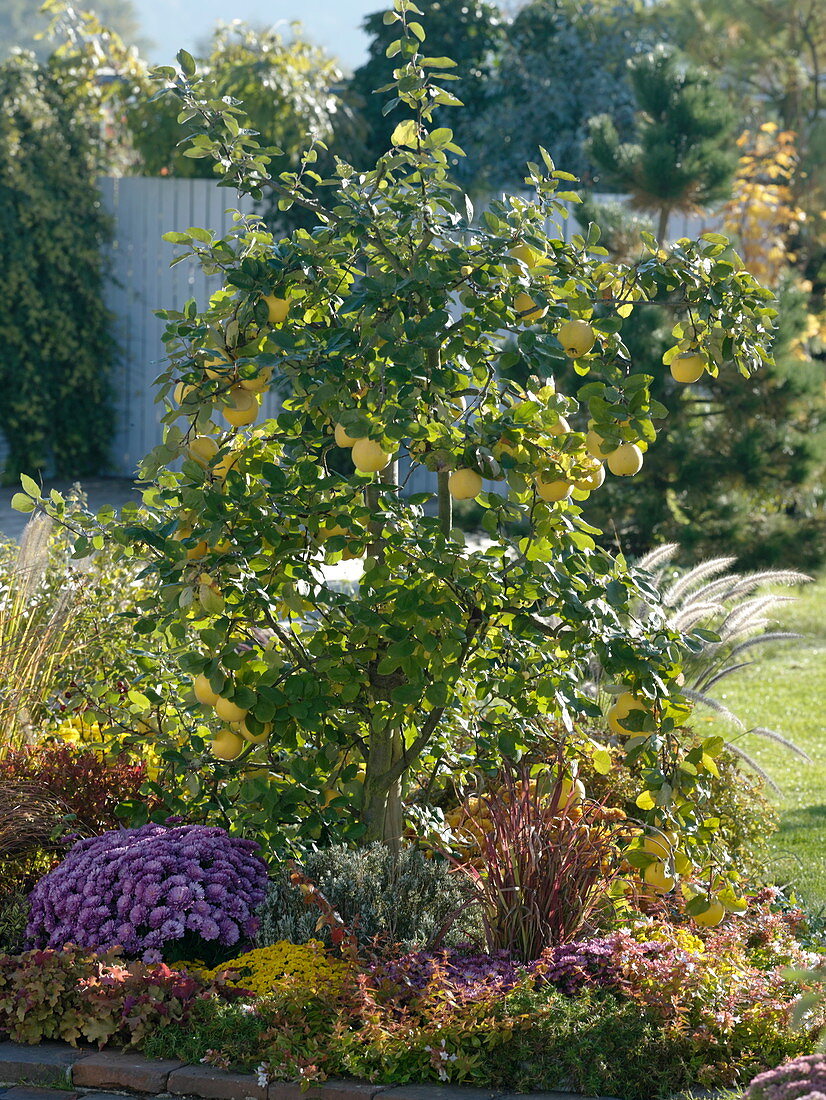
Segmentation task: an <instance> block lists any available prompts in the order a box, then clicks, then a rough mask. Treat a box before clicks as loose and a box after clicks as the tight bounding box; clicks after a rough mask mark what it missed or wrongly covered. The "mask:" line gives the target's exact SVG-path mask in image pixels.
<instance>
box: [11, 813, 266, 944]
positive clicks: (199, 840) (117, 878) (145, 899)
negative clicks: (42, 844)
mask: <svg viewBox="0 0 826 1100" xmlns="http://www.w3.org/2000/svg"><path fill="white" fill-rule="evenodd" d="M257 848H258V845H257V844H256V843H255V842H254V841H251V840H239V839H236V838H234V837H230V836H229V835H228V834H227V833H226V832H225V830H223V829H220V828H217V827H216V828H208V827H206V826H201V825H183V826H178V827H175V828H167V827H165V826H163V825H144V826H142V827H141V828H139V829H121V830H117V831H114V832H108V833H104V834H103V835H102V836H99V837H92V838H90V839H87V840H81V841H79V842H78V843H77V844H75V846H74V847H73V848H72V849H71V851H70V852H69V853H68V855H67V856H66V859H65V860H64V861H63V862H62V863H61V864H60V865H59V866H58V867H57V868H56V869H55V870H54V871H52V872H51V873H50V874H48V875H46V876H45V877H44V878H43V879H41V881H40V882H39V883H38V884H37V886H36V887H35V889H34V890H33V891H32V894H31V918H30V921H29V925H28V928H27V930H26V934H27V937H28V939H29V941H30V942H31V944H32V945H33V946H37V947H57V948H60V947H63V946H64V945H65V944H67V943H74V944H77V945H79V946H81V947H85V948H88V949H90V950H94V951H108V950H111V949H112V948H115V947H119V948H120V949H121V951H122V953H123V954H124V955H125V956H127V957H133V958H135V957H140V958H142V959H143V961H144V962H160V961H161V959H162V958H163V957H164V956H165V957H166V959H167V961H171V960H172V958H173V956H174V957H175V958H182V957H183V955H182V954H181V952H182V951H183V952H185V953H188V954H190V955H196V956H198V957H199V958H204V959H205V960H207V961H212V960H213V959H214V960H215V961H220V959H221V958H228V957H229V956H230V955H232V954H233V953H235V954H237V951H235V952H233V951H232V950H229V951H227V950H224V949H227V948H229V949H232V948H236V947H237V945H239V944H240V945H243V944H244V943H245V942H246V941H248V940H249V939H250V938H251V937H252V935H253V934H254V932H255V930H256V928H257V918H256V917H255V916H254V913H255V910H256V908H257V907H258V906H259V905H260V904H261V902H262V901H263V900H264V896H265V892H266V885H267V867H266V864H265V863H264V862H263V860H261V859H260V858H259V857H258V856H257V855H255V854H254V853H255V850H256V849H257Z"/></svg>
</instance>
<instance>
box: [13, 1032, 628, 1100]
mask: <svg viewBox="0 0 826 1100" xmlns="http://www.w3.org/2000/svg"><path fill="white" fill-rule="evenodd" d="M1 1082H7V1083H8V1086H9V1088H10V1089H11V1088H12V1087H13V1086H16V1085H29V1086H31V1085H35V1086H38V1087H39V1088H42V1089H43V1090H44V1091H43V1100H49V1097H48V1096H47V1095H46V1093H47V1090H49V1087H50V1086H51V1088H52V1089H55V1088H56V1089H62V1090H66V1089H67V1088H69V1087H71V1088H72V1089H74V1090H77V1091H73V1092H65V1091H64V1092H63V1093H62V1095H63V1096H64V1097H66V1100H70V1098H71V1100H74V1098H75V1097H77V1096H78V1095H79V1093H88V1094H89V1095H88V1100H95V1097H94V1092H93V1091H92V1090H98V1091H99V1092H111V1091H112V1090H124V1091H128V1092H132V1093H138V1094H140V1095H143V1096H157V1095H158V1094H160V1093H164V1094H166V1095H169V1094H171V1095H172V1096H175V1097H177V1096H181V1097H197V1098H200V1100H373V1098H374V1097H379V1096H380V1097H381V1100H517V1097H526V1098H528V1100H531V1098H532V1100H582V1097H581V1096H579V1095H578V1094H573V1093H566V1092H541V1093H540V1092H534V1093H513V1092H507V1091H505V1092H503V1091H502V1090H501V1089H480V1088H467V1087H464V1086H457V1085H374V1084H371V1083H370V1082H367V1081H356V1080H342V1081H325V1082H323V1083H321V1084H318V1085H312V1086H310V1088H309V1089H308V1090H306V1091H302V1089H301V1085H300V1084H299V1083H298V1082H297V1081H296V1082H290V1081H273V1082H271V1083H270V1084H269V1085H260V1084H259V1083H258V1080H257V1078H256V1077H255V1076H254V1075H253V1074H247V1073H232V1072H230V1071H228V1070H222V1069H217V1068H215V1067H213V1066H206V1065H197V1066H191V1065H185V1064H184V1063H183V1062H178V1061H172V1060H169V1061H160V1060H156V1059H150V1058H144V1057H142V1056H141V1055H139V1054H133V1053H130V1052H126V1053H122V1052H121V1053H119V1052H109V1051H99V1050H96V1049H94V1048H91V1047H78V1048H75V1047H71V1046H69V1045H68V1044H65V1043H40V1044H39V1045H37V1046H26V1045H25V1044H22V1043H11V1042H6V1043H3V1042H0V1083H1ZM6 1095H8V1093H7V1094H6ZM1 1097H2V1087H0V1098H1ZM9 1100H14V1096H13V1094H12V1095H11V1096H9ZM21 1100H22V1098H21ZM100 1100H104V1098H103V1097H102V1096H101V1097H100ZM604 1100H611V1098H604Z"/></svg>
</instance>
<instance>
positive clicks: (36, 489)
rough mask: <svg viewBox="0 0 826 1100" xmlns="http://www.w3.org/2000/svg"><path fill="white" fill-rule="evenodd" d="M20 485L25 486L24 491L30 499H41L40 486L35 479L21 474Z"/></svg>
mask: <svg viewBox="0 0 826 1100" xmlns="http://www.w3.org/2000/svg"><path fill="white" fill-rule="evenodd" d="M20 484H21V485H22V486H23V490H24V491H25V492H26V493H28V495H29V496H30V497H34V499H35V500H39V499H40V486H39V485H38V484H37V482H36V481H35V480H34V478H33V477H29V475H28V474H21V475H20Z"/></svg>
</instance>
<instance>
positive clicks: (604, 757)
mask: <svg viewBox="0 0 826 1100" xmlns="http://www.w3.org/2000/svg"><path fill="white" fill-rule="evenodd" d="M591 761H592V763H593V765H594V771H595V772H596V773H597V774H598V775H607V774H608V773H609V772H610V770H611V754H610V752H609V751H608V750H607V749H597V750H596V752H595V753H594V755H593V757H592V758H591Z"/></svg>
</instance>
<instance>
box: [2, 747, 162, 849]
mask: <svg viewBox="0 0 826 1100" xmlns="http://www.w3.org/2000/svg"><path fill="white" fill-rule="evenodd" d="M145 780H146V765H145V764H142V763H141V764H133V763H127V762H117V761H116V762H112V761H108V760H103V759H101V757H100V756H98V754H97V753H94V752H91V751H89V750H87V749H78V748H75V747H73V746H71V745H29V746H27V747H25V748H23V749H20V750H18V751H16V752H10V753H8V754H7V756H6V757H5V759H4V760H2V761H0V783H16V782H21V781H26V782H30V783H35V784H37V786H38V787H39V788H40V789H41V790H43V791H44V792H46V793H47V794H48V795H49V796H50V797H51V798H52V799H53V800H54V801H55V802H56V803H58V804H60V805H61V806H62V807H63V808H64V811H63V812H64V813H66V814H69V815H72V821H71V823H70V825H71V830H73V831H76V832H80V833H89V834H97V833H103V832H106V830H107V829H117V828H119V827H120V826H121V825H122V824H123V821H122V820H121V819H120V818H119V817H118V816H117V814H116V813H115V807H116V806H117V805H118V804H119V803H120V802H123V801H125V800H128V799H137V798H139V797H140V789H141V786H142V784H143V783H144V781H145Z"/></svg>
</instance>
